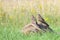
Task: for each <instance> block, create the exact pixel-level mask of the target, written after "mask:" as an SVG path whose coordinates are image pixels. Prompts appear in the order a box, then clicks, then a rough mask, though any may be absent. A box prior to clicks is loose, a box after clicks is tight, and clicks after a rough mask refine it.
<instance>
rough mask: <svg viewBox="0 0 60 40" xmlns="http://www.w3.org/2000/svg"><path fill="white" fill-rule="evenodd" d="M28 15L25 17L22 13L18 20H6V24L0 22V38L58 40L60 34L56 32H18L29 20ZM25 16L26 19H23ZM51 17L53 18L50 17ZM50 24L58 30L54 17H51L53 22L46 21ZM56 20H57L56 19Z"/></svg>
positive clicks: (6, 39)
mask: <svg viewBox="0 0 60 40" xmlns="http://www.w3.org/2000/svg"><path fill="white" fill-rule="evenodd" d="M30 15H31V14H29V16H28V17H26V15H23V17H22V16H21V17H20V20H18V17H17V18H16V19H17V20H15V19H14V20H10V19H9V21H8V22H7V24H5V25H4V24H3V25H2V24H0V40H60V34H56V33H48V32H47V33H42V34H39V33H33V34H29V35H24V34H22V33H21V32H20V30H21V28H22V27H23V26H24V25H25V24H27V23H29V22H30V19H29V18H30ZM24 18H26V19H24ZM52 19H53V18H52ZM47 22H48V23H49V25H50V27H51V28H52V29H53V30H54V31H55V32H58V33H59V31H60V27H59V25H57V24H56V23H55V19H53V22H51V21H47ZM57 22H58V21H57Z"/></svg>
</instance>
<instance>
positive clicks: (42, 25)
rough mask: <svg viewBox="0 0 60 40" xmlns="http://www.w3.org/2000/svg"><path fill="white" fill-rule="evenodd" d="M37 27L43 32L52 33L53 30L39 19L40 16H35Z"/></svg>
mask: <svg viewBox="0 0 60 40" xmlns="http://www.w3.org/2000/svg"><path fill="white" fill-rule="evenodd" d="M37 25H38V26H39V28H41V29H42V30H44V31H50V32H53V30H52V29H51V28H50V27H49V25H48V23H46V21H45V20H44V19H43V18H42V17H41V15H40V14H38V15H37ZM47 29H48V30H47Z"/></svg>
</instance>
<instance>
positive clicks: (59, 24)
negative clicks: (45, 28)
mask: <svg viewBox="0 0 60 40" xmlns="http://www.w3.org/2000/svg"><path fill="white" fill-rule="evenodd" d="M38 13H40V14H41V16H42V17H43V18H44V19H45V21H46V22H47V23H48V24H49V25H50V27H51V28H52V29H53V30H54V31H55V32H57V33H59V35H60V0H0V40H60V36H59V35H57V34H50V33H44V34H43V35H42V36H41V35H40V34H34V35H32V34H31V35H29V36H26V35H23V34H21V33H20V30H21V29H22V27H23V26H24V25H26V24H28V23H29V22H30V21H31V20H30V17H31V15H34V16H37V14H38Z"/></svg>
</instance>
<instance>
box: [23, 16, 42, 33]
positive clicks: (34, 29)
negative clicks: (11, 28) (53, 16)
mask: <svg viewBox="0 0 60 40" xmlns="http://www.w3.org/2000/svg"><path fill="white" fill-rule="evenodd" d="M31 21H32V22H31V23H29V24H27V25H25V26H24V28H23V29H22V32H23V33H24V34H29V33H30V32H39V31H40V32H42V30H41V29H40V28H39V27H38V26H37V25H36V23H37V21H36V18H35V17H34V16H33V15H32V17H31Z"/></svg>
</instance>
